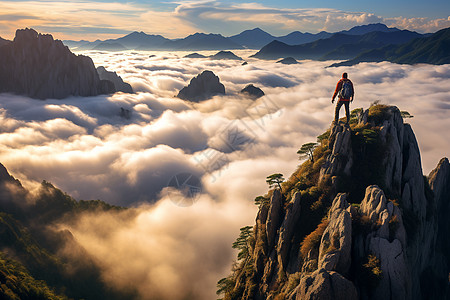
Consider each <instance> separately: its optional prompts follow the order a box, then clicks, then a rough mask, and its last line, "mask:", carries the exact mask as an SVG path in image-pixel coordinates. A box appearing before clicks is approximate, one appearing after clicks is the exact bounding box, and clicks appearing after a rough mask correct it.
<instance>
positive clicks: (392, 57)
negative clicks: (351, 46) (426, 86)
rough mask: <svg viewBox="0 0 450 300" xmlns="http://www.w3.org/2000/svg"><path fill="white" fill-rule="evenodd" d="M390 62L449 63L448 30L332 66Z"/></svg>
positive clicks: (449, 36)
mask: <svg viewBox="0 0 450 300" xmlns="http://www.w3.org/2000/svg"><path fill="white" fill-rule="evenodd" d="M380 61H390V62H394V63H400V64H415V63H428V64H435V65H440V64H448V63H450V28H446V29H442V30H439V31H438V32H436V33H434V34H432V35H431V36H429V37H423V38H417V39H414V40H412V41H410V42H409V43H406V44H403V45H398V46H386V47H383V48H378V49H373V50H371V51H366V52H363V53H360V54H359V55H357V56H356V57H355V58H354V59H351V60H348V61H345V62H342V63H337V64H334V65H332V66H352V65H355V64H358V63H360V62H380Z"/></svg>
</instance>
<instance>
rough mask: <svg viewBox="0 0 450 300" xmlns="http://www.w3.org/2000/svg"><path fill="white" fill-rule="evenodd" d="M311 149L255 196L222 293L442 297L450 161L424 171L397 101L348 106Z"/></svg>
mask: <svg viewBox="0 0 450 300" xmlns="http://www.w3.org/2000/svg"><path fill="white" fill-rule="evenodd" d="M318 142H319V144H318V145H317V148H316V149H315V151H314V155H313V156H312V157H310V159H309V160H307V161H306V162H305V163H303V164H302V165H301V166H300V167H299V168H298V169H297V171H296V172H295V173H294V174H292V176H291V177H290V178H289V179H288V180H287V181H286V182H284V183H283V185H282V191H280V190H279V189H275V190H271V191H269V193H268V194H267V195H265V196H261V197H257V199H255V202H257V203H258V204H259V211H258V215H257V217H256V224H255V225H254V226H253V227H250V226H249V227H244V228H242V229H241V235H240V237H239V238H238V240H236V243H235V244H233V246H234V248H237V249H239V250H240V252H239V255H238V260H237V262H236V264H235V267H234V268H233V273H232V274H231V275H230V276H229V277H226V278H224V279H222V280H220V281H219V283H218V288H219V290H218V292H219V294H223V295H224V299H297V300H300V299H302V300H304V299H380V300H381V299H448V297H449V296H450V288H449V285H448V275H449V273H450V247H449V246H450V245H449V242H448V236H449V234H450V220H449V219H448V217H447V216H448V215H449V214H450V201H449V200H450V194H449V192H450V190H449V187H450V165H449V162H448V160H447V159H443V160H441V162H440V163H439V165H438V167H437V168H436V169H435V170H433V171H432V172H431V173H430V176H429V177H428V178H427V177H424V176H423V174H422V169H421V161H420V152H419V148H418V145H417V141H416V139H415V136H414V133H413V131H412V128H411V126H410V125H409V124H407V123H403V120H402V117H401V113H400V111H399V110H398V109H397V108H396V107H389V106H384V105H375V106H371V107H370V108H369V109H367V110H366V111H363V110H362V109H357V110H354V111H353V112H352V120H351V125H350V127H346V126H343V125H341V124H337V125H333V126H332V127H331V128H330V129H329V130H328V131H327V132H326V133H324V134H323V135H321V136H319V137H318Z"/></svg>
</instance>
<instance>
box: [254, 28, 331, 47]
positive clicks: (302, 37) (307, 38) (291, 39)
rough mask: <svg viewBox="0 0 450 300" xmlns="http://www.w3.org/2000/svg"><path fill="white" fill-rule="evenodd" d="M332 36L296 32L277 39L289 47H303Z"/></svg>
mask: <svg viewBox="0 0 450 300" xmlns="http://www.w3.org/2000/svg"><path fill="white" fill-rule="evenodd" d="M332 35H333V33H329V32H326V31H321V32H319V33H316V34H313V33H308V32H305V33H302V32H300V31H294V32H291V33H289V34H288V35H285V36H279V37H277V38H276V40H277V41H280V42H283V43H285V44H288V45H301V44H307V43H312V42H314V41H317V40H320V39H326V38H329V37H330V36H332ZM263 46H264V45H263Z"/></svg>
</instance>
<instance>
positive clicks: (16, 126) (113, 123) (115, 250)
mask: <svg viewBox="0 0 450 300" xmlns="http://www.w3.org/2000/svg"><path fill="white" fill-rule="evenodd" d="M88 54H89V55H90V56H91V57H92V58H93V60H94V62H95V64H96V65H97V66H99V65H103V66H105V67H106V68H107V69H108V70H114V71H116V72H117V73H118V74H119V75H120V76H122V77H123V78H124V80H125V81H127V82H129V83H131V85H132V86H133V88H134V89H135V90H137V91H138V92H137V93H136V94H132V95H128V94H122V93H117V94H115V95H113V96H109V97H108V96H98V97H89V98H68V99H63V100H46V101H38V100H34V99H29V98H25V97H21V96H13V95H7V94H1V95H0V107H1V110H0V125H1V126H0V162H2V163H3V164H4V165H5V166H6V167H7V168H8V170H9V171H10V172H11V173H12V174H13V175H14V176H15V177H16V178H18V179H20V180H21V181H22V182H23V183H24V185H25V186H27V187H33V186H35V185H37V183H38V182H40V181H41V180H43V179H45V180H48V181H50V182H52V183H54V184H55V185H56V186H58V187H59V188H61V189H62V190H64V191H66V192H68V193H69V194H71V195H72V196H74V197H75V198H78V199H102V200H104V201H107V202H110V203H113V204H120V205H125V206H132V207H134V208H133V210H135V211H136V217H134V218H131V219H129V218H128V219H127V218H122V216H121V215H120V214H119V215H112V214H108V213H105V214H100V215H99V214H96V215H95V216H92V215H85V216H83V218H81V219H80V220H79V222H77V223H75V224H72V225H70V230H71V231H72V232H73V234H74V236H75V238H76V239H77V240H78V241H79V242H80V243H81V244H82V245H83V246H84V247H85V248H86V250H87V251H88V252H89V253H90V254H91V255H93V256H94V257H95V258H96V260H97V261H98V263H99V265H100V267H101V269H102V271H103V276H104V279H105V281H106V282H108V283H109V284H110V285H111V286H112V287H117V288H122V287H124V286H131V287H133V288H135V289H137V290H138V292H139V295H140V296H141V297H142V298H143V299H154V298H160V299H181V298H182V297H186V298H188V299H189V298H192V299H201V300H203V299H212V298H213V297H214V296H215V295H214V291H215V283H216V282H217V280H218V279H220V278H221V277H223V276H225V275H226V274H228V272H229V270H230V267H231V263H232V259H233V257H234V255H235V253H234V252H233V251H232V249H231V243H232V241H233V240H234V239H235V238H236V237H237V235H238V233H239V228H240V227H242V226H245V225H248V224H253V222H254V217H255V213H256V207H255V206H254V205H253V199H254V198H255V197H256V196H258V195H262V194H264V193H265V192H266V191H267V185H266V183H265V177H266V176H267V175H270V174H272V173H275V172H277V173H278V172H279V173H283V174H284V175H285V176H288V175H290V174H291V173H292V172H293V171H294V169H295V168H296V166H297V165H298V164H299V161H298V158H297V154H296V151H297V150H298V149H299V148H300V146H301V145H302V144H304V143H306V142H311V141H315V139H316V137H317V136H318V135H319V134H321V133H322V132H324V131H325V130H326V128H327V127H328V126H329V124H330V122H331V120H332V118H333V110H334V107H333V105H332V104H331V103H330V100H331V99H330V98H331V95H332V93H333V91H334V87H335V84H336V82H337V80H338V79H339V77H340V76H341V74H342V72H344V71H346V72H348V73H349V77H350V79H352V81H353V82H354V84H355V92H356V94H355V101H354V102H353V104H352V108H357V107H364V108H368V107H369V105H370V104H371V103H372V102H374V101H377V100H380V101H381V102H382V103H385V104H393V105H397V106H398V107H399V108H400V109H402V110H406V111H409V112H410V113H411V114H412V115H414V118H412V119H409V120H408V122H410V123H411V124H412V126H413V129H414V131H415V133H416V136H417V139H418V142H419V147H420V149H421V153H422V163H423V168H424V172H425V173H426V174H427V173H428V172H429V171H430V170H431V169H432V168H434V167H435V165H436V164H437V162H438V161H439V159H440V158H441V157H443V156H446V155H447V156H448V155H449V154H448V149H450V147H449V145H450V142H449V140H448V139H447V138H446V137H447V133H446V131H447V128H449V126H450V117H449V116H450V114H449V113H448V111H449V109H450V104H449V102H448V99H450V90H449V89H448V86H450V65H443V66H431V65H414V66H409V65H396V64H391V63H387V62H383V63H363V64H360V65H357V66H353V67H339V68H326V66H328V65H330V64H331V63H332V62H316V61H302V62H301V64H299V65H282V64H277V63H275V62H274V61H260V60H257V59H251V58H248V57H249V56H250V55H251V54H253V53H252V52H249V51H237V52H236V54H238V55H239V56H241V57H244V58H245V59H246V60H247V61H248V65H245V66H242V65H241V63H240V62H236V61H213V60H209V59H185V58H182V57H183V56H184V55H185V54H187V53H178V52H177V53H164V52H125V53H103V52H89V53H88ZM204 54H207V55H209V54H210V53H204ZM151 55H155V56H151ZM206 69H208V70H212V71H213V72H214V73H215V74H216V75H218V76H219V78H220V80H221V82H222V83H223V84H224V85H225V88H226V91H227V95H224V96H216V97H214V98H212V99H210V100H207V101H204V102H202V103H190V102H186V101H182V100H180V99H177V98H174V95H175V94H176V93H177V91H178V90H179V89H180V88H182V87H183V86H184V85H186V84H187V83H188V82H189V80H190V79H191V78H192V77H194V76H195V75H197V74H198V73H200V72H202V71H203V70H206ZM249 83H253V84H254V85H256V86H258V87H260V88H261V89H262V90H263V91H264V92H265V94H266V96H264V97H262V98H260V99H258V100H256V101H253V100H250V99H246V98H244V97H243V96H242V95H240V94H239V91H240V90H241V89H242V88H243V87H244V86H246V85H247V84H249ZM122 109H126V110H129V111H130V118H124V117H123V116H121V110H122ZM342 113H343V112H342ZM180 173H190V174H192V175H194V176H196V177H197V178H199V180H200V181H201V190H202V193H201V195H200V196H199V198H198V199H196V200H197V201H196V202H195V203H194V204H193V205H192V206H188V207H180V206H176V205H174V203H173V198H171V197H173V195H172V196H171V194H170V193H167V188H166V187H167V186H168V184H169V182H170V180H171V179H172V178H173V177H174V176H176V175H177V174H180ZM61 226H62V227H67V226H68V225H67V224H62V225H61ZM93 229H95V230H93Z"/></svg>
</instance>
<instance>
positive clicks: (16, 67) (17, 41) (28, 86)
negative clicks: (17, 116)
mask: <svg viewBox="0 0 450 300" xmlns="http://www.w3.org/2000/svg"><path fill="white" fill-rule="evenodd" d="M105 86H106V85H105V83H104V82H103V83H102V82H101V80H100V78H99V76H98V74H97V71H96V69H95V66H94V63H93V62H92V59H91V58H89V57H87V56H83V55H75V54H73V53H72V52H71V51H70V50H69V48H67V47H66V46H64V45H63V43H62V42H61V41H59V40H54V39H53V37H52V36H51V35H49V34H39V33H37V32H36V31H35V30H33V29H28V28H27V29H19V30H17V31H16V36H15V38H14V40H13V41H12V42H11V43H8V44H5V45H4V46H3V47H1V48H0V92H7V93H15V94H20V95H25V96H29V97H32V98H37V99H47V98H56V99H61V98H65V97H68V96H95V95H99V94H103V93H109V92H111V90H110V89H109V90H108V91H105V90H104V87H105Z"/></svg>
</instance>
